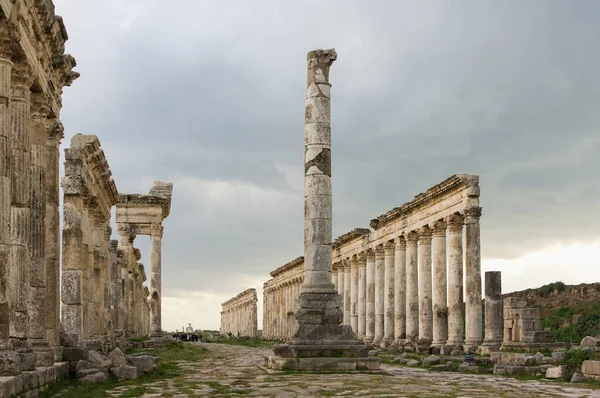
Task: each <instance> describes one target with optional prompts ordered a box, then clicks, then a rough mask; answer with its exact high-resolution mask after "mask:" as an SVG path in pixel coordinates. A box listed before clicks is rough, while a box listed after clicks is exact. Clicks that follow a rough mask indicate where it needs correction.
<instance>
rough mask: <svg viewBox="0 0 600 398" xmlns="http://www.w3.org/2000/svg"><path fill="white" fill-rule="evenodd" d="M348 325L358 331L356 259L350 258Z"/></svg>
mask: <svg viewBox="0 0 600 398" xmlns="http://www.w3.org/2000/svg"><path fill="white" fill-rule="evenodd" d="M350 325H351V326H352V331H353V332H354V333H355V334H356V333H358V260H357V258H356V257H352V259H351V260H350Z"/></svg>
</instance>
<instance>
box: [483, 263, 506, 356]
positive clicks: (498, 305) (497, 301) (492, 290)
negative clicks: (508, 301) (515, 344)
mask: <svg viewBox="0 0 600 398" xmlns="http://www.w3.org/2000/svg"><path fill="white" fill-rule="evenodd" d="M502 318H503V307H502V276H501V273H500V271H488V272H486V273H485V340H483V346H484V347H485V351H486V352H485V353H489V352H493V351H499V350H500V346H501V345H502V331H503V330H502V320H503V319H502Z"/></svg>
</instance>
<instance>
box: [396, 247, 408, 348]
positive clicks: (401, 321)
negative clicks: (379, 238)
mask: <svg viewBox="0 0 600 398" xmlns="http://www.w3.org/2000/svg"><path fill="white" fill-rule="evenodd" d="M394 339H395V341H396V344H398V345H401V344H404V340H406V240H405V239H404V237H403V236H400V237H398V238H396V253H395V255H394Z"/></svg>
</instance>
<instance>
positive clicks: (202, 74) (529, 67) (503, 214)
mask: <svg viewBox="0 0 600 398" xmlns="http://www.w3.org/2000/svg"><path fill="white" fill-rule="evenodd" d="M54 3H55V4H56V12H57V14H59V15H62V16H63V17H64V22H65V25H66V27H67V31H68V33H69V41H68V44H67V51H68V52H69V53H71V54H72V55H74V56H75V58H76V59H77V64H78V65H77V68H76V70H77V71H79V72H80V73H81V78H80V79H78V80H77V81H75V83H74V84H73V86H72V87H71V88H66V89H65V92H64V95H63V105H64V108H63V111H62V121H63V123H64V125H65V128H66V134H65V135H66V136H65V139H64V140H63V148H65V147H67V146H68V145H69V142H70V138H71V136H72V135H73V134H75V133H79V132H82V133H86V134H95V135H97V136H98V137H99V139H100V142H101V144H102V147H103V148H104V151H105V153H106V156H107V158H108V161H109V165H110V168H111V170H112V173H113V177H114V179H115V182H116V184H117V188H118V190H119V192H121V193H138V192H141V193H145V192H147V191H148V189H149V187H150V185H151V183H152V181H154V180H165V181H170V182H172V183H173V184H174V193H173V204H172V209H171V215H170V216H169V218H168V219H166V220H165V222H164V227H165V232H164V238H163V248H162V250H163V262H162V267H163V269H162V277H163V281H162V286H163V302H164V304H163V327H164V328H165V329H167V330H174V329H176V328H181V326H183V325H187V323H192V325H193V326H194V327H196V328H203V329H205V328H218V326H219V319H220V315H219V312H220V303H222V302H223V301H225V300H227V299H228V298H230V297H231V296H234V295H235V294H237V293H239V292H241V291H242V290H244V289H246V288H248V287H255V288H257V290H258V292H259V299H260V300H259V304H261V301H262V283H263V282H265V281H266V280H267V279H268V278H269V272H270V271H271V270H273V269H275V268H277V267H279V266H281V265H283V264H284V263H286V262H288V261H290V260H292V259H294V258H296V257H298V256H300V255H302V253H303V237H302V234H303V221H302V219H303V205H302V201H303V193H302V190H303V182H302V178H303V154H304V141H303V140H304V89H305V81H306V63H305V59H306V53H307V52H308V51H310V50H313V49H316V48H330V47H335V48H336V50H337V52H338V60H337V61H336V62H335V63H334V64H333V66H332V69H331V75H330V80H331V83H332V84H333V87H332V103H331V104H332V135H333V137H332V140H333V142H332V146H333V148H332V162H333V170H332V172H333V199H334V219H333V223H334V225H333V231H334V237H336V236H339V235H341V234H343V233H345V232H347V231H349V230H351V229H352V228H356V227H368V224H369V220H370V219H371V218H374V217H376V216H377V215H379V214H381V213H384V212H385V211H387V210H389V209H391V208H393V207H396V206H399V205H401V204H402V203H404V202H407V201H409V200H411V199H412V198H413V196H414V195H415V194H417V193H419V192H423V191H425V190H426V189H427V188H429V187H430V186H432V185H435V184H437V183H439V182H441V181H442V180H444V179H445V178H447V177H449V176H450V175H452V174H455V173H470V174H478V175H480V186H481V205H482V207H483V216H482V219H481V229H482V243H481V245H482V257H483V270H484V271H485V270H492V269H493V270H500V271H502V277H503V290H504V291H505V292H510V291H513V290H518V289H524V288H527V287H536V286H540V285H543V284H545V283H549V282H553V281H555V280H562V281H564V282H566V283H582V282H592V281H598V280H600V221H599V220H600V217H599V215H600V176H599V175H598V170H599V166H598V162H599V160H600V155H599V151H600V106H599V104H600V78H599V75H598V73H599V71H600V53H599V52H598V43H599V42H600V24H598V15H600V2H597V1H593V0H589V1H577V2H573V1H551V0H548V1H527V2H525V1H516V0H513V1H495V2H492V1H486V2H481V1H475V0H473V1H452V2H449V1H439V2H437V1H427V2H414V1H369V2H367V1H349V0H344V1H341V0H340V1H323V0H321V1H311V0H303V1H275V0H273V1H262V0H261V1H259V0H254V1H246V0H240V1H229V0H218V1H217V0H214V1H200V0H172V1H170V2H165V1H164V0H127V1H123V0H103V1H91V0H54ZM114 234H115V237H116V231H115V232H114ZM136 245H137V246H138V247H140V248H141V250H142V251H143V252H144V254H143V256H144V257H143V261H144V262H145V263H146V267H147V268H148V266H149V263H150V261H149V257H148V256H149V249H148V246H149V238H147V237H138V239H136ZM261 307H262V305H261ZM261 327H262V326H261V324H259V328H261Z"/></svg>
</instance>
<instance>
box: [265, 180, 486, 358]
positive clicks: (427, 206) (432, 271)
mask: <svg viewBox="0 0 600 398" xmlns="http://www.w3.org/2000/svg"><path fill="white" fill-rule="evenodd" d="M479 193H480V192H479V177H478V176H475V175H466V174H460V175H453V176H451V177H450V178H448V179H446V180H445V181H443V182H441V183H440V184H438V185H436V186H434V187H432V188H430V189H429V190H427V192H425V193H421V194H419V195H417V196H415V198H414V199H413V200H412V201H410V202H408V203H405V204H404V205H402V206H400V207H397V208H394V209H392V210H391V211H389V212H387V213H385V214H383V215H381V216H379V217H377V218H375V219H373V220H371V223H370V227H371V228H372V229H368V228H357V229H355V230H353V231H351V232H349V233H347V234H344V235H342V236H341V237H339V238H338V239H336V240H335V242H334V243H333V260H332V261H333V264H332V273H331V277H332V282H333V283H334V285H335V286H336V288H337V290H338V292H339V293H340V294H341V295H342V303H343V319H344V321H343V324H345V325H350V326H351V327H352V329H353V330H354V332H355V333H356V334H357V335H358V336H359V337H360V338H362V339H363V340H365V341H367V342H371V343H374V344H376V345H381V346H383V347H387V346H389V345H391V344H395V345H397V344H401V345H404V344H413V343H419V344H420V345H421V346H429V345H433V346H436V347H441V346H444V345H452V346H461V348H466V349H474V347H477V346H479V345H480V344H481V343H482V328H483V324H482V301H481V297H482V278H481V259H480V238H479V217H480V215H481V208H480V207H479ZM463 258H464V259H465V261H463ZM302 264H303V262H302V261H301V258H300V259H297V260H294V261H293V262H291V263H289V264H286V265H285V266H283V267H280V268H278V269H277V270H276V271H274V272H273V273H272V274H271V276H273V279H271V280H269V281H268V282H266V283H265V285H264V298H263V299H264V315H263V322H264V329H263V337H264V338H271V339H283V340H285V339H287V338H289V337H290V336H291V331H290V329H292V330H293V326H289V325H293V324H294V322H293V321H291V320H292V319H293V316H292V314H293V312H294V308H295V307H294V303H296V301H297V299H298V297H299V295H300V288H299V285H298V288H297V289H295V290H294V289H290V288H289V287H288V284H286V282H287V281H289V280H298V279H299V278H301V277H302V275H303V268H302V267H301V266H302ZM463 275H465V276H466V278H465V279H466V285H463ZM290 285H291V286H293V285H294V284H293V283H292V284H290ZM465 288H466V303H465V300H464V299H463V289H465ZM289 291H291V296H290V293H288V292H289ZM288 312H289V313H290V315H288ZM288 319H289V321H288ZM465 325H466V328H465ZM465 329H466V336H465V333H464V330H465Z"/></svg>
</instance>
